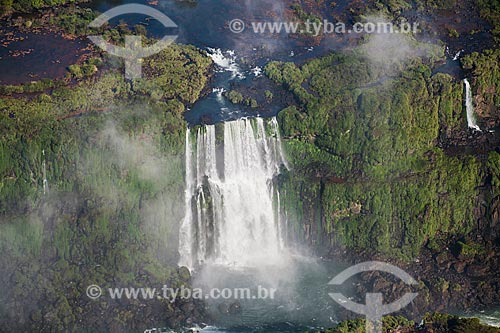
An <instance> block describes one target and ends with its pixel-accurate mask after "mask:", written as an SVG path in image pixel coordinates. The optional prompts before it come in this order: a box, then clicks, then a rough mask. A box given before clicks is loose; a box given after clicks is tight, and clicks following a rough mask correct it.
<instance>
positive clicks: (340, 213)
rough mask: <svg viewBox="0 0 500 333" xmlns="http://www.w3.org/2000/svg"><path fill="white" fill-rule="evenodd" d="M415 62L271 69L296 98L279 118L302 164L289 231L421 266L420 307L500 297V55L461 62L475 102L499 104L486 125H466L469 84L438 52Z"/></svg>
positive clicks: (295, 161)
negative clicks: (440, 67)
mask: <svg viewBox="0 0 500 333" xmlns="http://www.w3.org/2000/svg"><path fill="white" fill-rule="evenodd" d="M493 54H496V55H493ZM409 63H410V65H409V66H408V67H407V68H406V69H404V70H402V71H398V72H392V74H391V75H390V77H387V74H386V73H387V68H384V67H383V66H379V67H377V66H374V65H373V62H371V59H370V58H369V57H368V56H365V55H359V54H357V53H356V51H355V52H353V53H352V54H349V55H346V54H343V55H338V54H337V55H331V56H328V57H325V58H322V59H318V60H314V61H312V62H309V63H306V64H305V65H303V66H301V67H297V66H295V65H293V64H290V63H271V64H269V65H268V66H267V68H266V72H267V74H268V76H269V77H270V78H271V79H273V80H274V81H275V82H276V83H278V84H280V85H283V86H285V87H287V88H288V90H289V91H290V92H291V94H293V95H294V96H295V98H296V100H297V103H296V105H294V106H290V107H288V108H287V109H285V110H283V111H282V112H281V113H280V114H279V116H278V120H279V122H280V125H281V128H282V130H283V136H284V137H285V139H284V146H285V150H286V151H287V152H288V155H287V156H288V157H289V159H290V164H291V165H292V169H291V171H289V172H285V173H284V174H283V175H282V176H281V178H279V179H278V180H277V182H278V184H279V185H280V186H281V193H285V195H284V196H283V199H282V201H283V202H282V207H284V209H285V210H286V211H287V214H288V219H289V225H290V230H289V234H290V235H291V237H292V238H294V239H295V240H296V241H299V242H304V243H305V244H308V245H309V246H311V247H312V248H314V249H316V251H317V254H319V255H322V256H329V255H330V256H331V255H335V256H340V257H347V258H348V259H349V258H350V259H351V260H353V261H358V260H360V258H364V259H373V258H379V259H383V260H390V261H397V262H398V263H399V265H402V266H404V265H405V262H406V263H409V262H412V264H411V265H407V269H408V270H409V271H412V272H413V273H414V274H415V276H419V277H420V280H421V281H422V283H423V285H422V288H423V289H422V290H423V293H422V295H428V296H430V295H432V297H427V298H425V297H424V296H422V299H421V302H422V303H421V304H420V305H422V306H420V307H419V308H420V310H421V309H423V308H427V309H428V308H431V309H435V310H443V309H449V308H450V307H453V306H455V305H457V304H460V305H461V306H462V307H465V308H468V307H472V306H481V305H487V304H496V303H498V301H499V299H500V297H499V295H500V288H499V286H500V275H499V274H498V271H497V267H498V258H499V255H498V253H499V249H498V244H499V243H500V242H499V240H500V238H499V236H500V225H499V222H500V221H499V215H500V214H499V213H500V212H499V194H500V187H499V185H500V182H499V175H500V173H499V165H500V154H499V150H498V144H499V135H498V133H496V132H495V130H497V125H498V122H499V119H500V112H499V108H498V104H495V103H496V102H495V99H496V97H497V96H496V93H491V92H492V91H498V89H499V88H500V87H499V86H498V82H499V81H498V79H499V78H500V75H499V73H498V72H497V71H496V68H498V65H499V58H498V52H497V51H485V52H484V54H472V55H470V56H467V57H465V59H464V60H463V63H464V68H467V71H468V72H467V73H468V74H467V75H470V76H471V78H472V82H473V84H472V87H473V88H472V89H473V94H474V96H476V97H475V99H476V100H482V101H489V102H487V105H488V107H483V109H484V110H486V109H487V110H488V112H487V113H481V112H479V114H477V118H478V124H479V126H480V128H481V129H482V132H478V131H473V130H470V129H468V127H467V120H466V105H465V90H464V86H463V82H462V81H461V80H459V79H457V78H454V77H452V76H450V75H448V74H443V73H434V74H433V71H432V69H433V68H434V67H435V63H434V62H433V59H432V58H419V59H412V60H409ZM486 68H489V69H491V70H486ZM483 74H484V75H485V76H484V77H483ZM493 77H494V78H493ZM480 82H489V84H488V86H490V88H488V89H486V90H484V89H483V88H479V87H478V86H477V85H478V84H481V83H480ZM493 82H496V83H493ZM492 85H493V86H494V88H491V87H492ZM478 94H479V95H478ZM478 96H479V97H478ZM480 108H481V107H480ZM450 249H452V250H450ZM465 252H466V253H467V255H464V254H463V253H465ZM415 262H418V264H414V263H415ZM443 276H446V277H443ZM441 279H443V280H441ZM481 281H483V282H481ZM484 281H488V282H487V283H485V282H484ZM443 283H444V285H445V286H448V287H446V288H445V289H446V290H445V291H444V290H443V288H444V287H443ZM453 285H456V286H461V288H458V289H453V288H451V287H450V286H453ZM466 295H467V296H466ZM458 307H460V306H458ZM415 311H418V309H416V310H415Z"/></svg>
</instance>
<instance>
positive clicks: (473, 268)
mask: <svg viewBox="0 0 500 333" xmlns="http://www.w3.org/2000/svg"><path fill="white" fill-rule="evenodd" d="M466 274H467V276H469V277H484V276H486V275H488V267H485V266H481V265H477V264H476V265H470V266H468V267H467V270H466Z"/></svg>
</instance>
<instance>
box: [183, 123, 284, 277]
mask: <svg viewBox="0 0 500 333" xmlns="http://www.w3.org/2000/svg"><path fill="white" fill-rule="evenodd" d="M222 131H223V133H220V132H222ZM185 158H186V193H185V214H184V219H183V221H182V225H181V228H180V233H179V242H180V244H179V252H180V256H181V258H180V262H179V265H182V266H187V267H189V268H194V267H196V266H197V265H200V264H202V263H215V264H222V265H227V266H237V267H252V266H257V265H260V264H262V263H269V264H272V263H273V262H279V260H280V253H281V251H282V249H283V247H284V245H285V244H284V242H285V241H284V239H285V237H284V234H285V233H286V230H285V227H284V225H282V223H285V222H283V221H282V220H283V218H282V215H283V214H281V212H280V211H279V200H280V198H279V193H278V191H277V189H275V188H274V186H273V178H274V177H275V176H276V175H278V173H279V171H280V167H281V166H282V165H284V166H285V167H286V166H287V164H286V162H285V159H284V158H283V152H282V150H281V141H280V136H279V132H278V125H277V122H276V119H272V120H270V121H265V120H264V119H262V118H256V119H239V120H236V121H231V122H226V123H224V124H223V126H220V127H219V126H217V125H207V126H204V127H199V128H198V129H197V130H188V131H187V133H186V157H185Z"/></svg>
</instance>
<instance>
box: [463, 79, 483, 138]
mask: <svg viewBox="0 0 500 333" xmlns="http://www.w3.org/2000/svg"><path fill="white" fill-rule="evenodd" d="M464 84H465V108H466V110H467V125H468V126H469V128H472V129H474V130H476V131H481V129H480V128H479V126H477V123H476V117H475V116H474V105H473V104H472V92H471V89H470V83H469V81H468V80H467V79H464Z"/></svg>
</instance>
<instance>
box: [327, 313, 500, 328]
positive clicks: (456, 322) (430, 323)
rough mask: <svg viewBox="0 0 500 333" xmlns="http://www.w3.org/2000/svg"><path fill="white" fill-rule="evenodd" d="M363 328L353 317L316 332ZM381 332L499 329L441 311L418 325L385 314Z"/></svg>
mask: <svg viewBox="0 0 500 333" xmlns="http://www.w3.org/2000/svg"><path fill="white" fill-rule="evenodd" d="M365 330H366V328H365V320H364V319H355V320H349V321H343V322H341V323H340V324H338V325H337V327H335V328H332V329H328V330H325V331H321V332H317V333H358V332H359V333H362V332H365ZM383 332H384V333H391V332H406V333H413V332H422V333H431V332H432V333H450V332H451V333H455V332H456V333H459V332H460V333H498V332H500V329H498V328H495V327H490V326H486V325H482V324H481V323H480V321H479V319H477V318H460V317H457V316H452V315H447V314H441V313H429V314H427V315H426V316H425V317H424V319H423V321H422V323H421V324H419V325H417V324H415V323H414V322H412V321H408V320H407V319H405V318H403V317H393V316H386V317H384V318H383Z"/></svg>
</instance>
